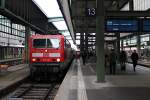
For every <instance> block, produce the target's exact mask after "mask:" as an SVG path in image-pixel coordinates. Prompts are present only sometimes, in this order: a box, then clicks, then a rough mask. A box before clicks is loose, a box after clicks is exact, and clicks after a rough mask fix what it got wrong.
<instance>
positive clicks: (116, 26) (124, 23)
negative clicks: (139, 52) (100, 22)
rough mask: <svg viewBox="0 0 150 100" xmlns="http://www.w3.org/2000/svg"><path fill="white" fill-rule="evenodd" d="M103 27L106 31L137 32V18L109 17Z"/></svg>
mask: <svg viewBox="0 0 150 100" xmlns="http://www.w3.org/2000/svg"><path fill="white" fill-rule="evenodd" d="M105 29H106V32H138V20H128V19H109V20H107V21H106V26H105Z"/></svg>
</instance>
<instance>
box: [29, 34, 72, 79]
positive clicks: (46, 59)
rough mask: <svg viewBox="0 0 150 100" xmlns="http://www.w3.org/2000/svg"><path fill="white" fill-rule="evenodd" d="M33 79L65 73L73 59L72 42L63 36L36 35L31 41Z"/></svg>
mask: <svg viewBox="0 0 150 100" xmlns="http://www.w3.org/2000/svg"><path fill="white" fill-rule="evenodd" d="M29 48H30V50H29V51H30V53H29V54H30V72H31V76H32V77H37V76H39V75H42V76H44V75H45V76H48V75H49V74H50V73H59V74H60V73H61V72H63V71H64V70H65V69H66V68H67V67H68V65H69V63H70V62H71V60H72V59H73V51H72V48H71V44H70V42H69V41H68V40H67V39H65V37H64V36H63V35H34V36H31V37H30V39H29Z"/></svg>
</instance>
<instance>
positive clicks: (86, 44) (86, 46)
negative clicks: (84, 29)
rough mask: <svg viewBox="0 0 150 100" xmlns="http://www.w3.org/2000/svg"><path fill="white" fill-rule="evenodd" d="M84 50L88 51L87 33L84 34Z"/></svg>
mask: <svg viewBox="0 0 150 100" xmlns="http://www.w3.org/2000/svg"><path fill="white" fill-rule="evenodd" d="M85 50H86V52H87V51H88V33H85Z"/></svg>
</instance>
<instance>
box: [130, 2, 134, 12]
mask: <svg viewBox="0 0 150 100" xmlns="http://www.w3.org/2000/svg"><path fill="white" fill-rule="evenodd" d="M129 10H130V11H133V10H134V3H133V0H130V1H129Z"/></svg>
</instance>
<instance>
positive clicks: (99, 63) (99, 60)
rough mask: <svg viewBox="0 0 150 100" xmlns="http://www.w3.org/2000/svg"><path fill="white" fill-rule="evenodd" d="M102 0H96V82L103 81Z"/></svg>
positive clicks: (103, 15)
mask: <svg viewBox="0 0 150 100" xmlns="http://www.w3.org/2000/svg"><path fill="white" fill-rule="evenodd" d="M104 17H105V14H104V0H97V16H96V56H97V61H96V73H97V82H104V81H105V66H104V61H105V58H104V53H105V52H104Z"/></svg>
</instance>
